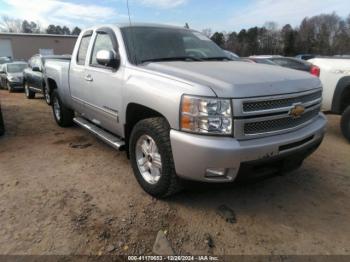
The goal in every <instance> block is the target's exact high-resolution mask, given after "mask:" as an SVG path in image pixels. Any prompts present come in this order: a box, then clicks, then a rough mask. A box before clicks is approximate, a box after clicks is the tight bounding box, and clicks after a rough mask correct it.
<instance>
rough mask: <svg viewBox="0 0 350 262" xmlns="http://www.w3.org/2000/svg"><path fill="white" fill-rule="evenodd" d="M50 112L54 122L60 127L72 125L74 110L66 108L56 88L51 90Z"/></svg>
mask: <svg viewBox="0 0 350 262" xmlns="http://www.w3.org/2000/svg"><path fill="white" fill-rule="evenodd" d="M52 112H53V116H54V118H55V120H56V123H57V124H58V125H59V126H60V127H69V126H72V125H73V118H74V111H73V110H71V109H69V108H67V107H66V106H65V105H64V104H63V103H62V101H61V99H60V96H59V94H58V92H57V90H54V91H53V92H52Z"/></svg>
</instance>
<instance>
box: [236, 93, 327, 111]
mask: <svg viewBox="0 0 350 262" xmlns="http://www.w3.org/2000/svg"><path fill="white" fill-rule="evenodd" d="M321 97H322V91H318V92H315V93H312V94H307V95H303V96H297V97H291V98H284V99H277V100H267V101H254V102H245V103H243V111H244V112H252V111H260V110H269V109H276V108H283V107H288V106H292V105H293V104H295V103H306V102H309V101H313V100H316V99H319V98H321Z"/></svg>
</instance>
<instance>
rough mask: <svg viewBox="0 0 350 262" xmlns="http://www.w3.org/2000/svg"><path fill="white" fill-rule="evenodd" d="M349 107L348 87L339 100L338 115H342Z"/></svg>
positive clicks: (349, 93)
mask: <svg viewBox="0 0 350 262" xmlns="http://www.w3.org/2000/svg"><path fill="white" fill-rule="evenodd" d="M348 106H350V85H349V86H348V87H346V88H345V90H344V91H343V93H342V96H341V100H340V113H341V114H342V113H343V112H344V111H345V109H346V108H347V107H348Z"/></svg>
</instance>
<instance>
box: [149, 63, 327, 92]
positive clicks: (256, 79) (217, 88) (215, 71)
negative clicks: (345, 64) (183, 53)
mask: <svg viewBox="0 0 350 262" xmlns="http://www.w3.org/2000/svg"><path fill="white" fill-rule="evenodd" d="M142 67H143V68H145V69H147V70H151V71H154V72H157V73H161V74H165V75H167V76H168V77H170V78H171V77H173V78H177V79H181V80H182V81H186V82H188V83H190V84H199V85H203V86H207V87H210V88H211V89H212V90H213V91H214V92H215V93H216V95H217V96H218V97H230V98H242V97H254V96H270V95H280V94H287V93H295V92H302V91H307V90H311V89H315V88H319V87H321V82H320V80H319V79H318V78H317V77H314V76H312V75H311V74H309V73H306V72H302V71H297V70H293V69H287V68H283V67H280V66H271V65H263V64H253V63H248V62H236V61H232V62H231V61H230V62H222V61H218V62H216V61H215V62H154V63H149V64H145V65H143V66H142Z"/></svg>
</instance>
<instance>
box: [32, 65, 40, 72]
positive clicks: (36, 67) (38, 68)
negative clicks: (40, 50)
mask: <svg viewBox="0 0 350 262" xmlns="http://www.w3.org/2000/svg"><path fill="white" fill-rule="evenodd" d="M32 70H33V72H41V70H40V67H38V66H33V68H32Z"/></svg>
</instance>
